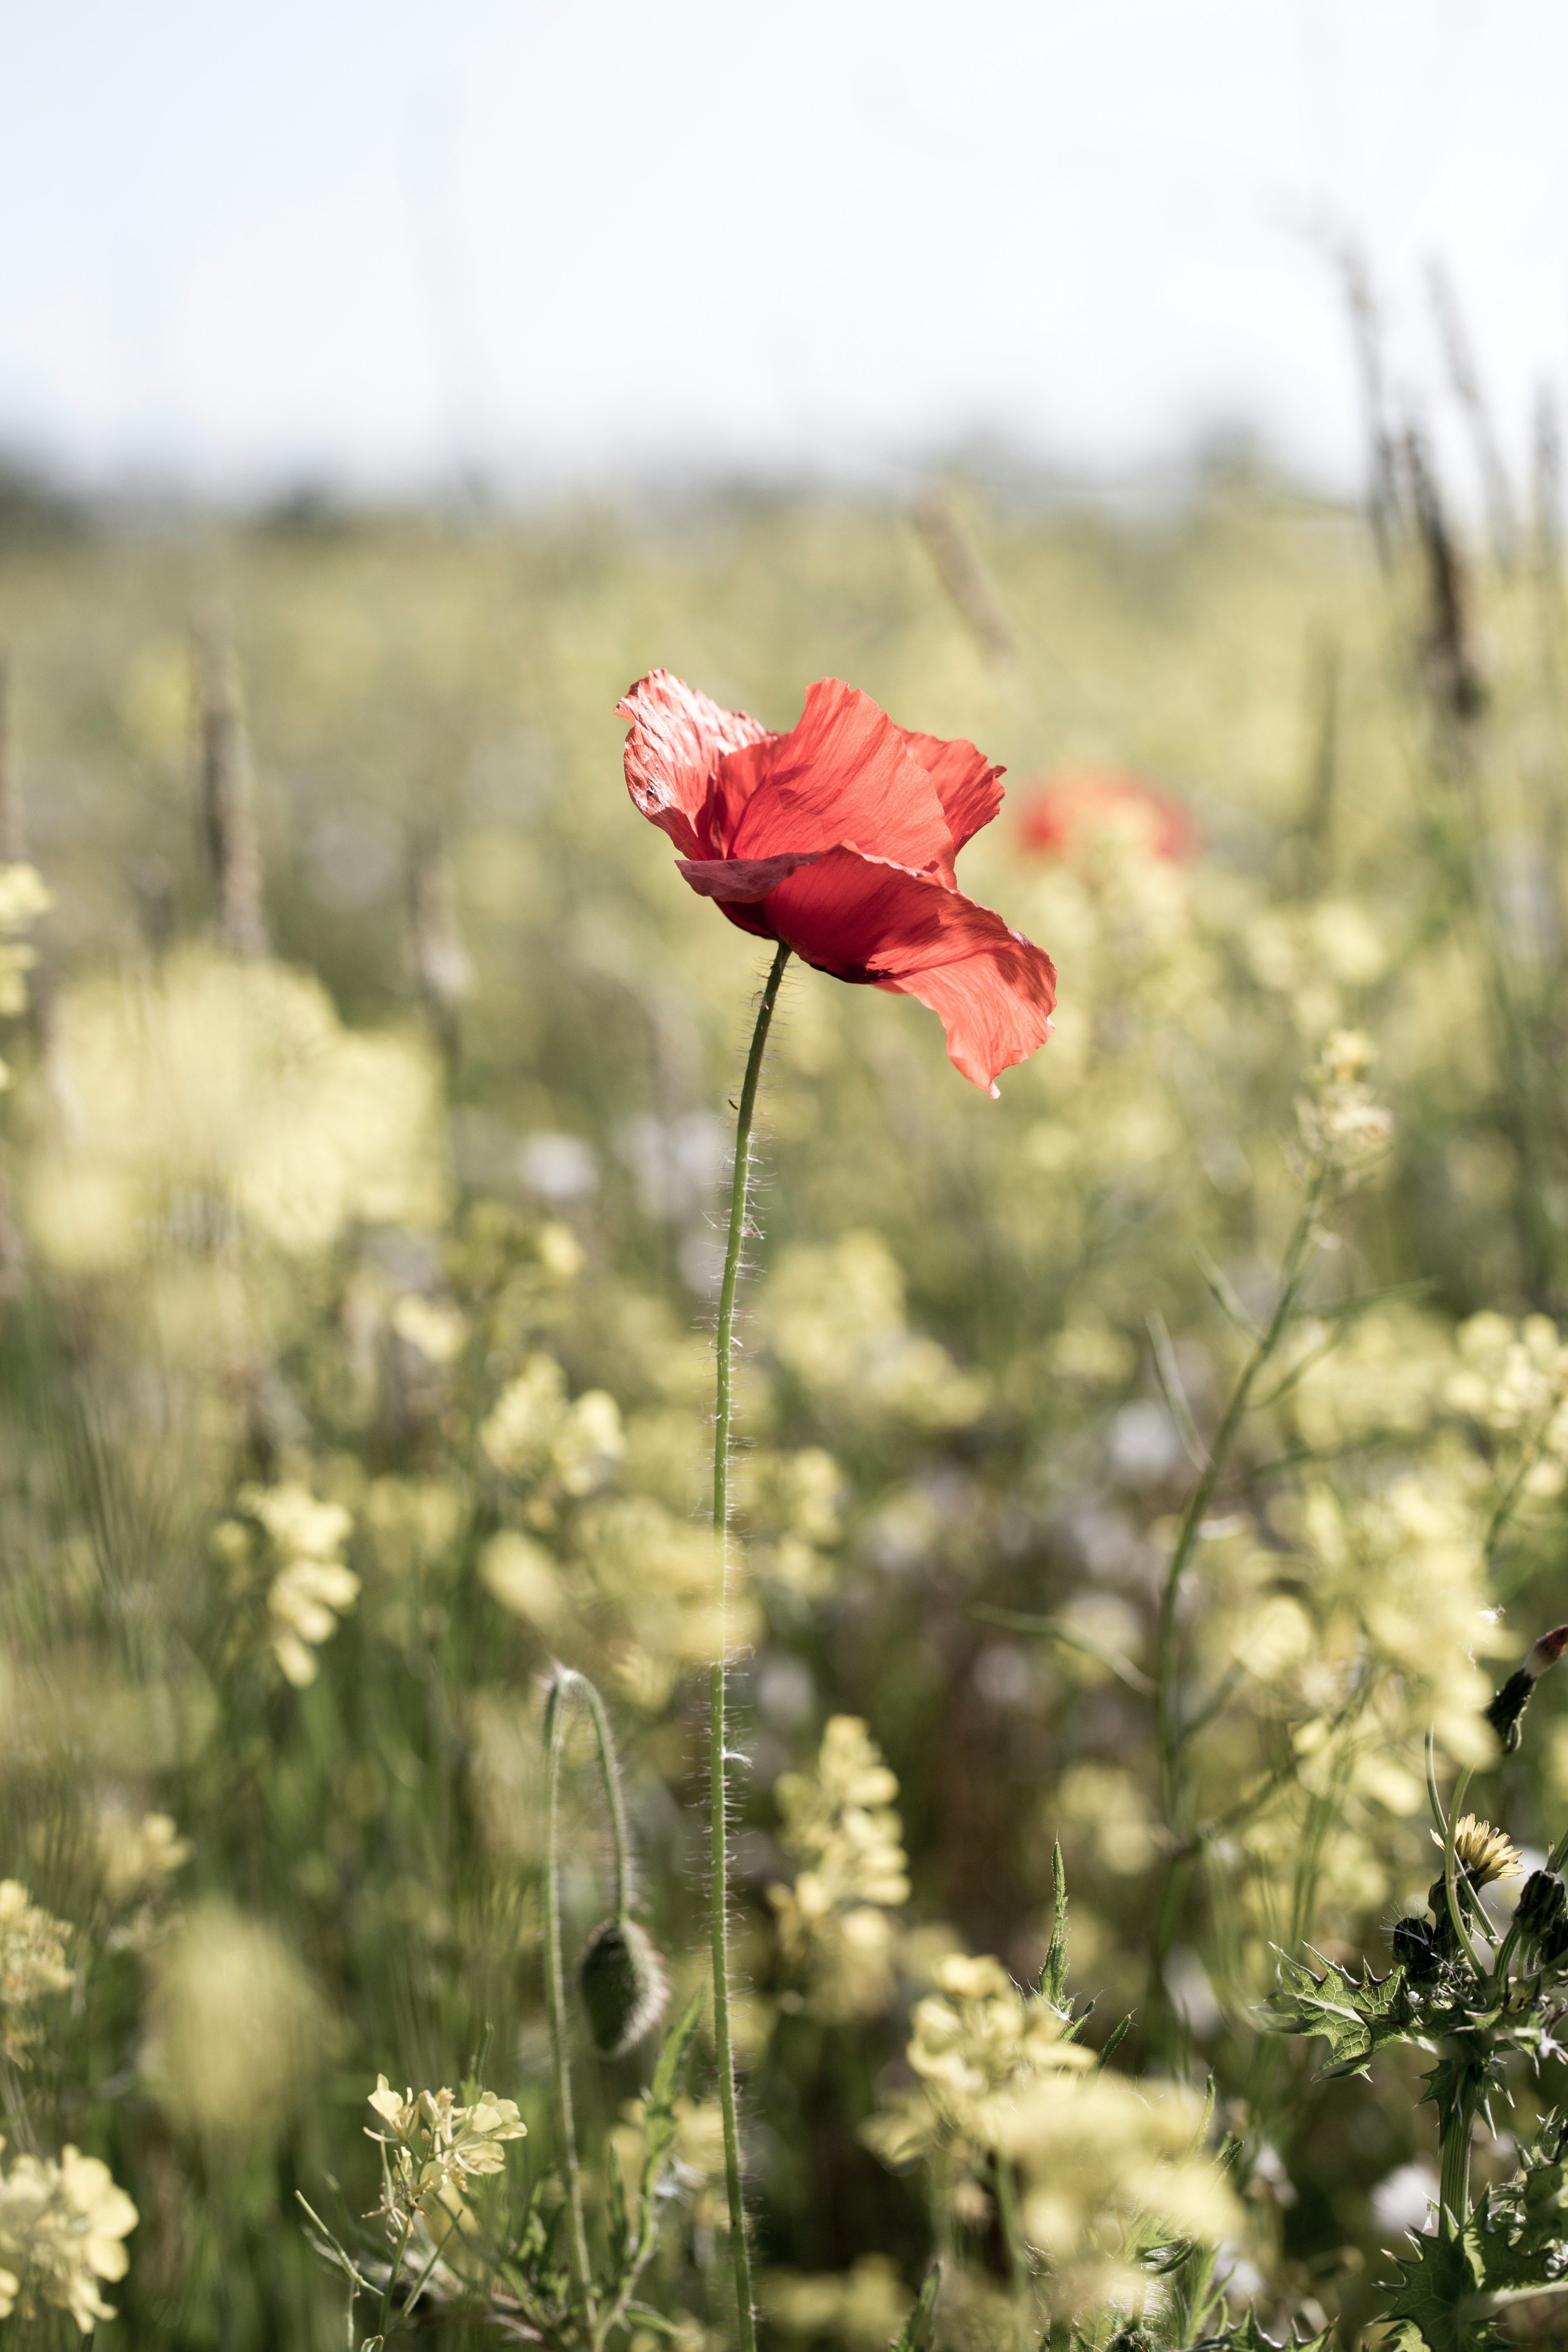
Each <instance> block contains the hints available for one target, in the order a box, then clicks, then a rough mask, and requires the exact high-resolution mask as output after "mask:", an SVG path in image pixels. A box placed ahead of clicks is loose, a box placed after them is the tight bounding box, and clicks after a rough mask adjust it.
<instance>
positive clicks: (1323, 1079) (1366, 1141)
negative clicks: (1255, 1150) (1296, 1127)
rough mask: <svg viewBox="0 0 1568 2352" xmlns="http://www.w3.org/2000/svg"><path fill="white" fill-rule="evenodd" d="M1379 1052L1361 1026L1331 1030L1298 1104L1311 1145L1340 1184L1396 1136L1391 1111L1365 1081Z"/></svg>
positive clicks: (1355, 1177)
mask: <svg viewBox="0 0 1568 2352" xmlns="http://www.w3.org/2000/svg"><path fill="white" fill-rule="evenodd" d="M1376 1058H1377V1049H1376V1047H1375V1046H1374V1045H1373V1042H1372V1040H1371V1038H1370V1037H1366V1036H1363V1034H1362V1033H1361V1031H1360V1030H1359V1029H1335V1030H1333V1031H1331V1034H1329V1036H1328V1037H1327V1038H1326V1039H1325V1041H1324V1044H1323V1050H1322V1053H1321V1056H1320V1058H1319V1060H1318V1062H1317V1064H1316V1066H1314V1067H1313V1068H1312V1069H1311V1070H1310V1071H1309V1072H1308V1074H1307V1087H1308V1091H1307V1093H1306V1094H1305V1095H1304V1096H1303V1097H1302V1098H1301V1100H1300V1103H1299V1104H1298V1105H1297V1114H1296V1115H1297V1118H1298V1119H1299V1120H1300V1128H1301V1135H1302V1139H1303V1140H1304V1141H1305V1143H1306V1146H1307V1149H1308V1150H1309V1151H1310V1154H1311V1156H1312V1158H1313V1160H1316V1161H1317V1162H1318V1163H1319V1164H1320V1165H1321V1167H1323V1168H1324V1169H1325V1170H1327V1171H1329V1172H1330V1173H1331V1175H1333V1176H1334V1177H1335V1178H1336V1179H1337V1180H1338V1181H1339V1183H1340V1185H1341V1187H1342V1188H1343V1187H1346V1186H1348V1185H1351V1184H1353V1183H1355V1182H1357V1181H1359V1180H1360V1179H1361V1178H1362V1177H1363V1176H1364V1175H1366V1174H1367V1173H1368V1172H1369V1171H1370V1170H1371V1169H1373V1167H1374V1166H1375V1165H1376V1163H1377V1162H1378V1160H1381V1159H1382V1158H1383V1157H1384V1153H1385V1152H1386V1151H1387V1150H1388V1147H1389V1145H1390V1144H1391V1143H1392V1142H1393V1140H1394V1119H1393V1116H1392V1114H1391V1113H1390V1112H1389V1111H1388V1110H1387V1109H1386V1108H1384V1105H1383V1104H1381V1103H1380V1102H1379V1101H1378V1100H1377V1098H1376V1097H1375V1096H1374V1094H1373V1090H1372V1088H1371V1087H1369V1086H1368V1085H1367V1083H1366V1073H1367V1071H1368V1070H1369V1069H1370V1068H1371V1067H1372V1065H1373V1062H1374V1061H1375V1060H1376Z"/></svg>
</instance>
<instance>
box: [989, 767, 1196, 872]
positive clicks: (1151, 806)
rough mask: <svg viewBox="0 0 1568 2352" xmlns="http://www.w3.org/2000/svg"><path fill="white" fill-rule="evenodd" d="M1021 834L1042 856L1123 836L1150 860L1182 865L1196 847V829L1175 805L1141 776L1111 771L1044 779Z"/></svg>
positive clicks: (1077, 772)
mask: <svg viewBox="0 0 1568 2352" xmlns="http://www.w3.org/2000/svg"><path fill="white" fill-rule="evenodd" d="M1022 830H1023V835H1024V839H1025V841H1026V843H1027V844H1028V845H1029V847H1030V848H1031V849H1037V850H1039V851H1040V852H1041V853H1042V854H1043V855H1044V856H1047V857H1066V856H1070V854H1071V853H1072V851H1073V850H1074V848H1076V846H1077V845H1078V844H1079V842H1080V841H1081V840H1083V839H1085V838H1086V837H1087V836H1088V835H1091V834H1094V833H1097V832H1102V831H1104V832H1110V831H1123V832H1127V833H1130V834H1131V835H1132V837H1133V839H1134V840H1135V841H1137V842H1138V843H1139V844H1140V845H1141V846H1142V848H1143V849H1145V850H1146V851H1147V852H1148V854H1149V856H1151V857H1166V858H1172V859H1175V860H1178V861H1179V860H1183V859H1185V858H1188V857H1191V856H1193V855H1194V852H1195V851H1196V848H1197V845H1198V833H1197V827H1196V825H1195V824H1194V823H1193V820H1192V818H1191V817H1190V816H1189V815H1188V814H1187V812H1186V810H1185V809H1184V807H1183V806H1182V804H1181V803H1180V802H1179V801H1174V800H1172V799H1171V798H1170V796H1169V795H1168V794H1167V793H1162V792H1157V791H1156V790H1155V788H1154V786H1153V785H1152V784H1146V783H1144V782H1143V780H1142V777H1140V776H1128V775H1122V774H1120V773H1118V772H1116V771H1115V770H1113V769H1099V768H1069V769H1064V770H1063V771H1062V772H1061V773H1060V774H1059V775H1055V776H1047V777H1046V778H1045V779H1044V780H1043V782H1041V785H1040V787H1039V790H1038V791H1037V793H1035V795H1034V797H1033V798H1032V799H1031V800H1030V801H1029V802H1028V803H1027V804H1026V807H1025V810H1024V816H1023V827H1022Z"/></svg>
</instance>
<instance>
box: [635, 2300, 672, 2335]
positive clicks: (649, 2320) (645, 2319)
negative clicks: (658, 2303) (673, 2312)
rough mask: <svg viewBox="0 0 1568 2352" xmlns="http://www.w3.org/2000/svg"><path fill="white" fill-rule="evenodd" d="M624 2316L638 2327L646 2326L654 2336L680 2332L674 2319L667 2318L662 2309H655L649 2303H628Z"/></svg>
mask: <svg viewBox="0 0 1568 2352" xmlns="http://www.w3.org/2000/svg"><path fill="white" fill-rule="evenodd" d="M626 2317H627V2318H628V2319H630V2320H635V2321H636V2323H637V2326H639V2327H646V2328H648V2329H649V2330H651V2332H652V2333H653V2334H654V2335H655V2336H679V2334H680V2330H679V2327H678V2326H676V2324H675V2322H674V2320H673V2319H667V2318H666V2317H665V2315H664V2313H663V2312H662V2311H656V2310H655V2309H654V2307H653V2305H652V2304H651V2303H628V2304H627V2305H626Z"/></svg>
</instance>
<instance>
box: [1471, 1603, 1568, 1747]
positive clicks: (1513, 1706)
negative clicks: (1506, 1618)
mask: <svg viewBox="0 0 1568 2352" xmlns="http://www.w3.org/2000/svg"><path fill="white" fill-rule="evenodd" d="M1564 1650H1568V1625H1554V1626H1553V1627H1552V1631H1551V1633H1542V1636H1541V1639H1540V1640H1539V1641H1538V1642H1536V1643H1532V1644H1531V1650H1530V1653H1529V1655H1528V1656H1527V1657H1526V1659H1525V1661H1524V1664H1522V1665H1521V1667H1519V1668H1518V1669H1517V1671H1516V1672H1515V1673H1513V1674H1511V1675H1510V1676H1509V1678H1508V1680H1507V1682H1506V1683H1504V1685H1503V1686H1502V1688H1501V1690H1500V1691H1499V1693H1498V1695H1497V1696H1496V1697H1495V1698H1494V1699H1493V1701H1492V1703H1491V1705H1490V1706H1489V1707H1488V1709H1487V1721H1488V1722H1489V1724H1490V1725H1491V1727H1492V1729H1493V1730H1494V1731H1495V1732H1496V1733H1497V1736H1498V1738H1500V1740H1501V1742H1502V1752H1503V1754H1504V1755H1505V1756H1511V1755H1512V1754H1513V1751H1514V1749H1515V1748H1517V1747H1518V1746H1519V1741H1520V1720H1521V1717H1522V1716H1523V1714H1524V1710H1525V1708H1526V1707H1527V1706H1529V1705H1530V1702H1531V1697H1532V1696H1533V1695H1534V1691H1535V1685H1536V1684H1537V1683H1538V1682H1539V1681H1540V1680H1541V1677H1542V1675H1543V1674H1545V1673H1546V1672H1547V1670H1548V1668H1549V1667H1552V1666H1554V1665H1555V1664H1557V1661H1558V1659H1559V1658H1560V1657H1561V1656H1562V1655H1563V1651H1564Z"/></svg>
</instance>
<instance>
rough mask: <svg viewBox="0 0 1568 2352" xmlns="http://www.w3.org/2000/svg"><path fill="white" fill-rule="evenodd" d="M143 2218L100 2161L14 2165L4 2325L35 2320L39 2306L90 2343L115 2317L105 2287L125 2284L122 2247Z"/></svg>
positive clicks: (3, 2185) (63, 2157)
mask: <svg viewBox="0 0 1568 2352" xmlns="http://www.w3.org/2000/svg"><path fill="white" fill-rule="evenodd" d="M3 2147H5V2142H4V2141H3V2140H0V2148H3ZM139 2218H140V2217H139V2216H138V2214H137V2211H136V2208H135V2206H134V2205H133V2204H132V2201H131V2200H130V2198H129V2197H127V2195H126V2194H125V2191H124V2190H123V2189H119V2188H117V2187H116V2186H115V2182H114V2177H113V2175H112V2174H111V2173H110V2169H109V2167H108V2165H106V2164H101V2163H100V2161H99V2159H98V2158H97V2157H95V2156H83V2155H82V2153H81V2151H80V2150H79V2148H75V2147H65V2148H62V2149H61V2151H60V2155H59V2158H58V2161H57V2160H56V2159H55V2158H53V2157H39V2156H17V2157H14V2158H12V2161H11V2165H10V2168H9V2169H8V2170H7V2171H5V2173H3V2174H0V2318H4V2317H5V2316H6V2315H9V2314H10V2313H11V2312H13V2311H17V2310H19V2311H20V2312H21V2314H22V2315H23V2317H24V2318H32V2317H33V2316H35V2315H36V2314H37V2305H38V2304H39V2302H40V2301H41V2302H44V2303H47V2304H52V2305H54V2306H55V2308H56V2309H57V2310H59V2311H68V2312H69V2314H70V2315H71V2317H72V2318H73V2319H74V2320H75V2322H76V2324H77V2326H78V2327H79V2329H80V2330H81V2333H82V2334H83V2335H84V2336H90V2335H91V2333H92V2330H93V2328H94V2326H96V2325H97V2323H98V2321H99V2320H100V2319H112V2318H113V2317H114V2306H113V2305H112V2304H108V2303H105V2301H104V2300H103V2297H102V2295H101V2294H100V2293H99V2284H100V2281H101V2280H112V2279H120V2278H123V2277H124V2276H125V2273H126V2271H127V2270H128V2269H129V2267H130V2257H129V2255H128V2254H127V2253H126V2251H125V2244H124V2241H125V2239H126V2237H127V2235H128V2234H129V2232H130V2231H132V2230H133V2229H134V2228H135V2227H136V2223H137V2221H138V2219H139Z"/></svg>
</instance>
